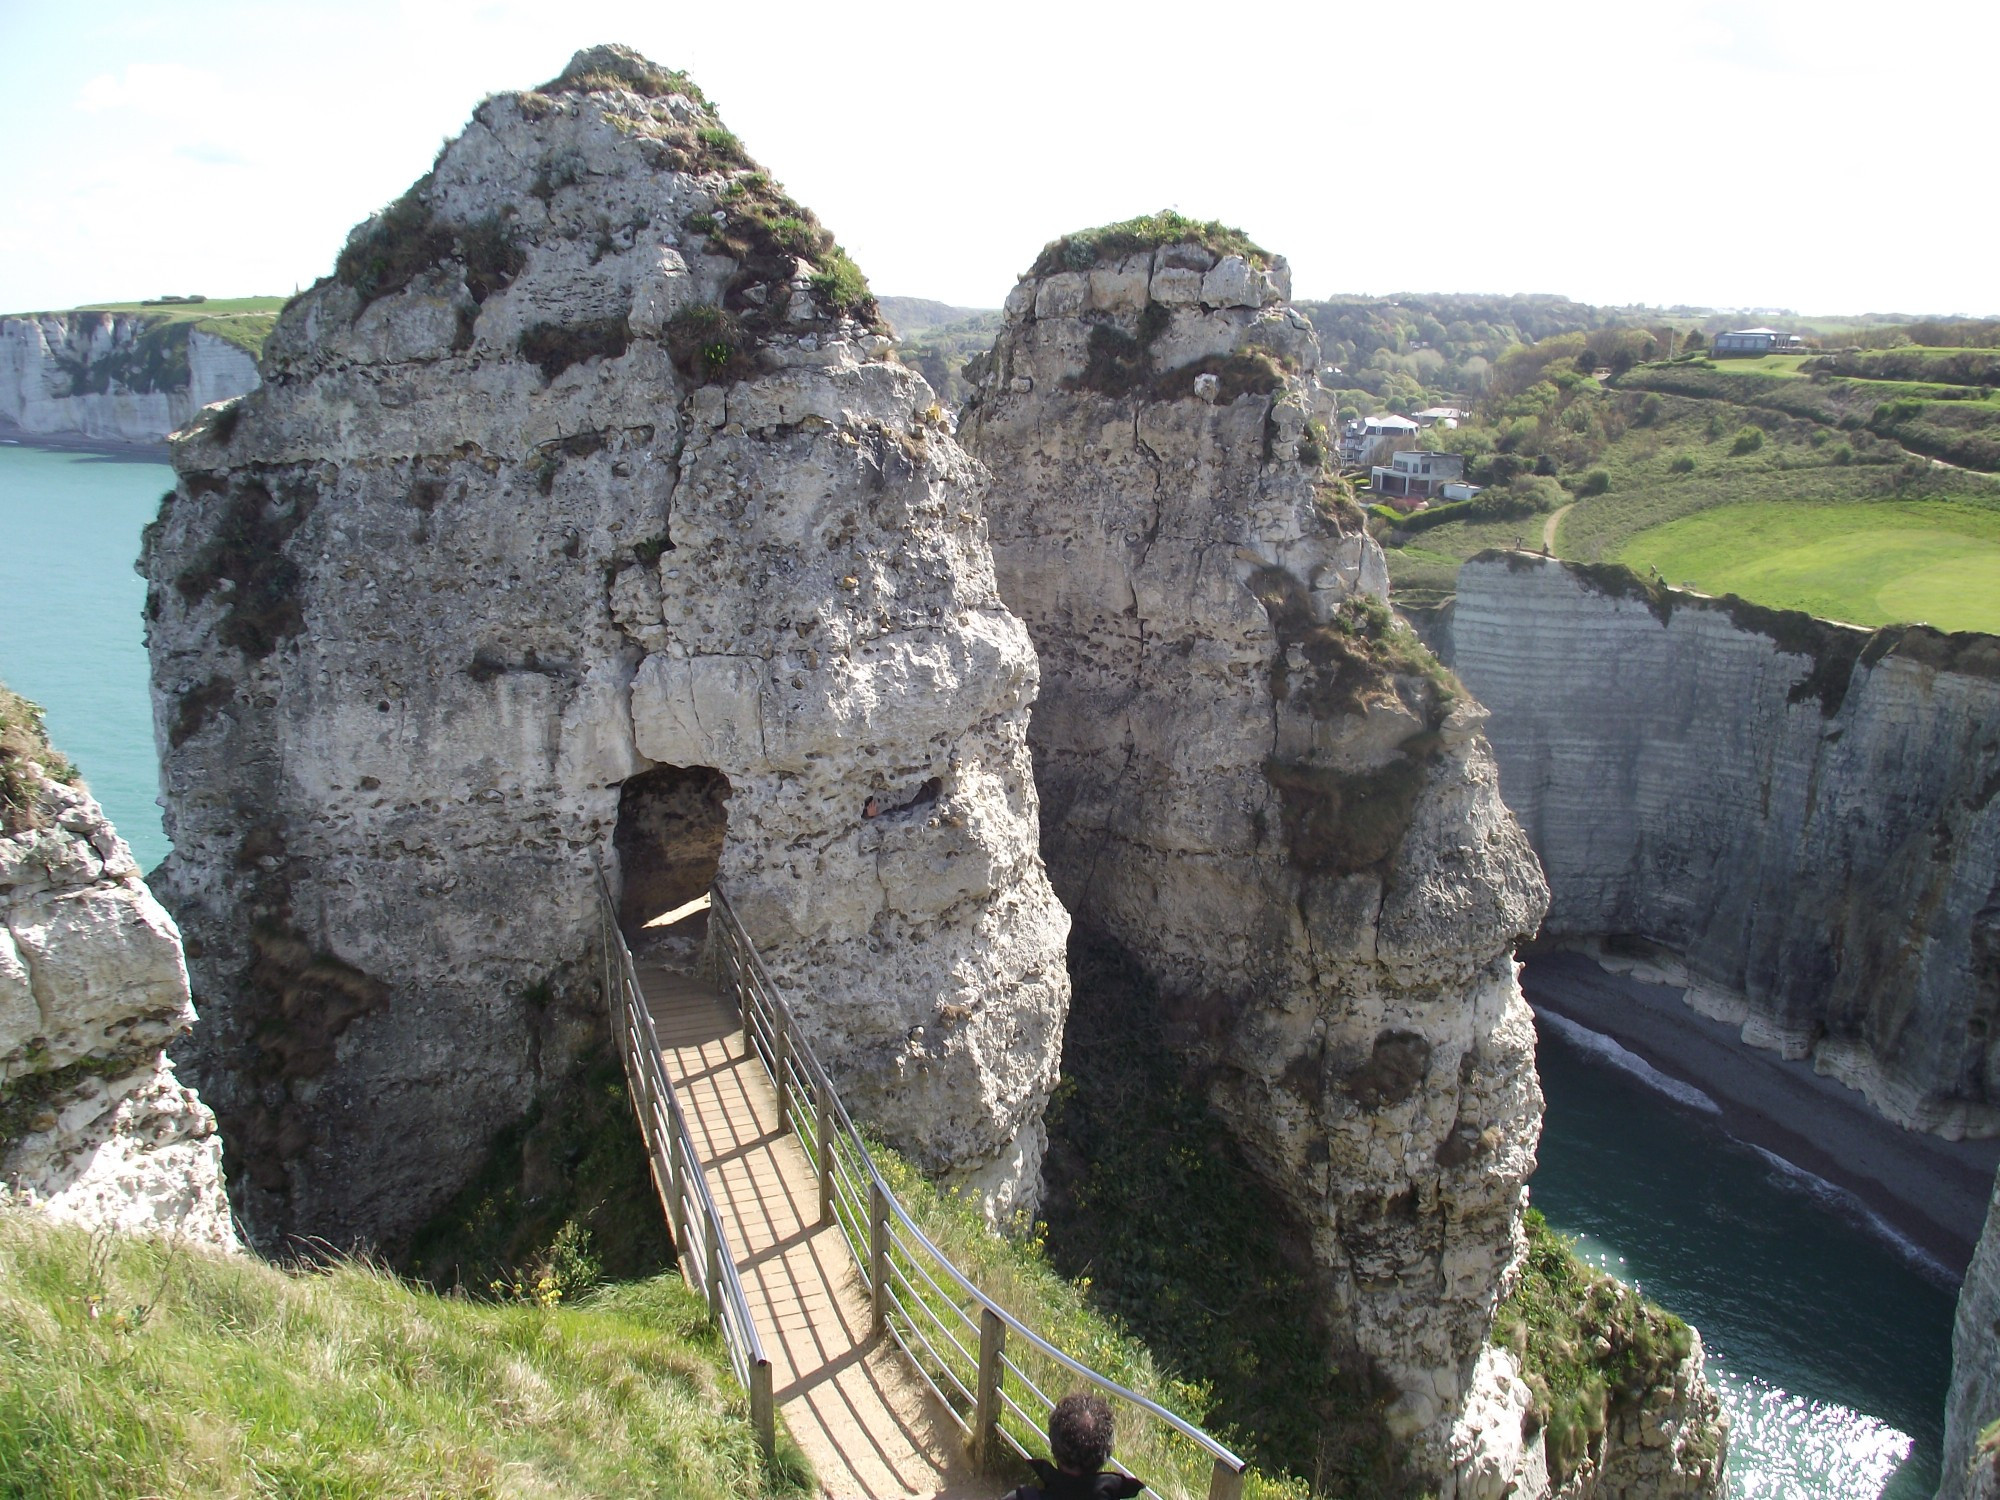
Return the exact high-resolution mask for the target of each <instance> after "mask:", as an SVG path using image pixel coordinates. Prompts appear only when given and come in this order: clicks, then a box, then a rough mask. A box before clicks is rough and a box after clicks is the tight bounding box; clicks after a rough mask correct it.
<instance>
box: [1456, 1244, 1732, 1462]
mask: <svg viewBox="0 0 2000 1500" xmlns="http://www.w3.org/2000/svg"><path fill="white" fill-rule="evenodd" d="M1526 1222H1527V1230H1528V1258H1527V1262H1526V1264H1525V1265H1524V1266H1523V1268H1522V1273H1521V1283H1520V1285H1519V1286H1517V1287H1516V1288H1515V1289H1514V1294H1513V1295H1512V1296H1511V1297H1509V1298H1508V1299H1507V1300H1506V1301H1505V1302H1504V1303H1502V1304H1501V1306H1500V1311H1499V1315H1498V1316H1497V1317H1496V1318H1495V1319H1494V1323H1493V1342H1494V1343H1496V1344H1499V1345H1502V1346H1503V1347H1505V1348H1508V1349H1511V1350H1513V1352H1514V1355H1515V1358H1516V1359H1518V1360H1519V1361H1520V1364H1521V1369H1522V1374H1523V1377H1524V1378H1525V1379H1526V1381H1527V1383H1528V1389H1529V1390H1530V1391H1531V1392H1532V1393H1533V1401H1532V1404H1531V1405H1530V1406H1529V1408H1528V1421H1529V1423H1530V1424H1531V1432H1530V1436H1532V1435H1533V1433H1532V1429H1540V1430H1541V1431H1542V1432H1543V1433H1544V1434H1545V1436H1546V1443H1545V1447H1546V1451H1547V1453H1548V1459H1549V1474H1550V1477H1551V1478H1552V1479H1554V1480H1555V1481H1556V1483H1557V1484H1561V1483H1562V1482H1563V1481H1564V1480H1566V1479H1567V1478H1568V1477H1569V1476H1570V1475H1571V1474H1572V1473H1573V1472H1575V1470H1576V1468H1577V1466H1578V1465H1579V1464H1580V1463H1582V1462H1583V1460H1584V1459H1585V1458H1586V1457H1589V1456H1595V1455H1596V1454H1597V1453H1598V1452H1599V1451H1601V1449H1600V1444H1601V1442H1602V1439H1603V1437H1604V1433H1605V1430H1606V1428H1607V1427H1608V1426H1609V1423H1610V1418H1611V1416H1612V1414H1613V1413H1622V1412H1635V1411H1637V1410H1638V1409H1639V1407H1640V1406H1641V1405H1642V1404H1643V1403H1644V1402H1645V1400H1646V1398H1647V1396H1648V1395H1649V1394H1650V1393H1652V1392H1654V1391H1656V1390H1660V1389H1663V1388H1671V1387H1672V1386H1673V1384H1674V1378H1675V1372H1676V1371H1677V1370H1678V1369H1679V1368H1680V1365H1681V1362H1682V1361H1683V1360H1685V1359H1686V1358H1687V1357H1688V1355H1689V1354H1690V1353H1692V1352H1693V1350H1694V1333H1693V1331H1692V1330H1691V1329H1690V1328H1689V1327H1688V1325H1687V1324H1686V1323H1684V1322H1682V1321H1681V1320H1680V1319H1679V1318H1677V1317H1675V1316H1674V1315H1673V1314H1672V1313H1669V1312H1665V1311H1662V1310H1661V1309H1660V1308H1658V1307H1655V1306H1654V1305H1653V1304H1652V1303H1650V1302H1648V1301H1646V1300H1645V1299H1644V1298H1643V1297H1641V1296H1640V1295H1639V1293H1638V1292H1636V1291H1634V1290H1633V1289H1632V1288H1631V1287H1629V1286H1626V1285H1625V1284H1624V1283H1622V1282H1620V1281H1618V1280H1617V1279H1615V1278H1614V1277H1611V1276H1607V1275H1605V1274H1604V1273H1603V1272H1602V1271H1598V1270H1594V1269H1593V1268H1591V1267H1590V1266H1588V1265H1586V1264H1584V1262H1583V1261H1582V1260H1581V1259H1580V1258H1579V1257H1578V1255H1577V1253H1576V1246H1575V1243H1574V1242H1573V1241H1571V1240H1568V1239H1565V1238H1564V1237H1563V1236H1561V1235H1559V1234H1557V1233H1556V1232H1555V1231H1554V1230H1552V1229H1550V1228H1549V1226H1548V1221H1547V1220H1545V1219H1544V1218H1543V1217H1542V1215H1541V1212H1540V1210H1538V1209H1533V1208H1531V1209H1529V1210H1528V1212H1527V1221H1526Z"/></svg>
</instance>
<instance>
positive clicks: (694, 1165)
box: [597, 870, 777, 1461]
mask: <svg viewBox="0 0 2000 1500" xmlns="http://www.w3.org/2000/svg"><path fill="white" fill-rule="evenodd" d="M597 893H598V904H599V922H598V927H599V938H600V947H601V950H602V951H601V958H602V964H601V966H600V968H599V976H598V977H599V979H600V981H601V982H602V985H603V989H604V1001H605V1005H606V1007H607V1008H608V1009H609V1011H610V1014H611V1031H612V1035H613V1037H614V1038H615V1039H616V1040H617V1043H618V1055H619V1057H620V1058H621V1059H622V1060H623V1062H624V1064H625V1079H626V1083H627V1085H628V1088H627V1092H628V1093H629V1094H630V1095H631V1097H632V1112H633V1113H634V1114H635V1115H637V1116H638V1119H639V1132H640V1134H641V1135H642V1136H644V1137H645V1142H646V1160H647V1163H648V1164H649V1165H650V1167H651V1169H652V1174H653V1187H654V1190H655V1191H656V1192H658V1194H659V1196H660V1203H661V1206H662V1207H664V1208H665V1209H666V1211H667V1218H668V1221H669V1222H670V1223H671V1224H672V1225H673V1230H674V1250H675V1252H676V1253H677V1255H678V1256H679V1258H680V1267H681V1274H682V1275H683V1276H684V1277H686V1278H687V1282H688V1285H689V1286H691V1287H692V1288H694V1290H695V1291H697V1292H699V1293H700V1294H701V1295H702V1297H703V1299H704V1300H706V1301H707V1303H708V1313H709V1318H710V1320H711V1321H713V1322H714V1323H716V1324H717V1325H718V1327H719V1328H720V1329H721V1332H722V1342H723V1347H724V1348H726V1349H727V1350H728V1352H729V1364H730V1368H731V1369H732V1370H734V1371H735V1373H736V1378H737V1380H739V1381H740V1382H742V1385H743V1389H744V1390H745V1391H746V1392H747V1393H748V1395H749V1397H750V1421H751V1424H752V1425H753V1426H754V1427H755V1428H756V1430H757V1443H758V1446H759V1447H760V1448H762V1449H763V1452H764V1457H765V1459H766V1460H767V1461H768V1460H769V1459H770V1458H771V1457H772V1456H773V1454H774V1453H775V1452H776V1444H777V1415H776V1404H775V1402H774V1401H773V1399H772V1393H771V1361H770V1359H769V1357H768V1356H767V1355H766V1354H765V1353H764V1341H763V1340H762V1339H761V1338H760V1337H759V1336H758V1333H757V1325H756V1323H755V1322H754V1321H753V1320H752V1318H751V1316H750V1304H749V1302H748V1301H747V1300H746V1299H745V1298H744V1295H743V1283H742V1281H741V1280H740V1279H739V1278H738V1276H737V1274H736V1258H735V1256H734V1255H732V1254H731V1253H730V1251H729V1242H728V1240H727V1239H726V1238H725V1236H724V1235H723V1231H722V1217H721V1215H720V1214H718V1213H717V1212H716V1210H715V1199H714V1198H713V1197H711V1196H710V1195H709V1191H708V1178H707V1175H706V1174H705V1173H704V1172H703V1170H702V1165H701V1154H700V1152H699V1151H697V1150H696V1148H695V1143H694V1137H693V1136H692V1135H691V1134H690V1133H689V1131H688V1126H687V1117H686V1116H685V1115H684V1114H683V1113H682V1111H681V1104H680V1099H679V1097H678V1096H677V1095H676V1094H675V1093H674V1086H673V1082H672V1080H671V1079H669V1078H668V1077H667V1070H666V1065H665V1063H664V1062H663V1061H662V1060H661V1057H660V1039H659V1036H658V1034H657V1033H656V1032H655V1031H654V1029H653V1015H652V1012H651V1011H649V1010H647V1008H646V997H645V994H644V993H643V992H642V991H641V990H640V988H639V974H638V970H637V968H636V967H635V966H634V964H633V962H632V950H631V949H630V948H629V947H627V946H626V944H625V934H624V933H623V932H621V931H619V928H618V914H617V908H616V906H615V905H614V904H613V902H612V900H611V889H610V886H609V884H608V883H607V882H606V880H605V878H604V872H603V871H602V870H599V871H598V872H597Z"/></svg>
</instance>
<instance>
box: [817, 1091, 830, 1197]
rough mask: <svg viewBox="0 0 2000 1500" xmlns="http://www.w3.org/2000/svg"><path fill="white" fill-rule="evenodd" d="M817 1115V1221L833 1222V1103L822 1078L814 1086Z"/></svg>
mask: <svg viewBox="0 0 2000 1500" xmlns="http://www.w3.org/2000/svg"><path fill="white" fill-rule="evenodd" d="M816 1091H817V1093H818V1099H817V1100H816V1103H817V1105H818V1109H817V1111H816V1112H817V1113H818V1115H819V1221H820V1223H822V1224H831V1223H832V1222H833V1101H832V1099H830V1098H829V1097H828V1094H829V1093H830V1092H831V1091H830V1090H829V1089H828V1088H827V1086H826V1080H825V1079H824V1078H822V1079H820V1080H819V1081H818V1084H817V1085H816Z"/></svg>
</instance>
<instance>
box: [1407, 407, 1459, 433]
mask: <svg viewBox="0 0 2000 1500" xmlns="http://www.w3.org/2000/svg"><path fill="white" fill-rule="evenodd" d="M1466 415H1467V413H1465V412H1463V411H1460V410H1459V409H1458V408H1457V407H1456V406H1426V407H1425V408H1424V409H1423V410H1422V411H1420V412H1418V413H1417V414H1416V417H1417V425H1418V426H1420V427H1447V428H1448V427H1456V426H1457V425H1458V424H1459V422H1460V421H1461V420H1463V419H1464V417H1465V416H1466Z"/></svg>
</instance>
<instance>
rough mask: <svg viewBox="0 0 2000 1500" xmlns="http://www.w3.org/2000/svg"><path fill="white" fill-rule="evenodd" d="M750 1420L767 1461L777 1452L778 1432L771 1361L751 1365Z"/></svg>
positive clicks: (762, 1360)
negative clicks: (772, 1396)
mask: <svg viewBox="0 0 2000 1500" xmlns="http://www.w3.org/2000/svg"><path fill="white" fill-rule="evenodd" d="M750 1421H751V1423H752V1425H753V1426H755V1427H756V1429H757V1446H758V1447H760V1448H762V1449H763V1450H764V1459H765V1462H767V1463H768V1462H769V1461H770V1459H771V1457H772V1455H773V1454H775V1453H776V1452H777V1448H778V1433H777V1425H778V1424H777V1417H776V1409H775V1403H774V1402H773V1401H772V1399H771V1362H770V1361H769V1360H768V1359H760V1360H758V1361H757V1363H755V1364H754V1365H752V1366H751V1367H750Z"/></svg>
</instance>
